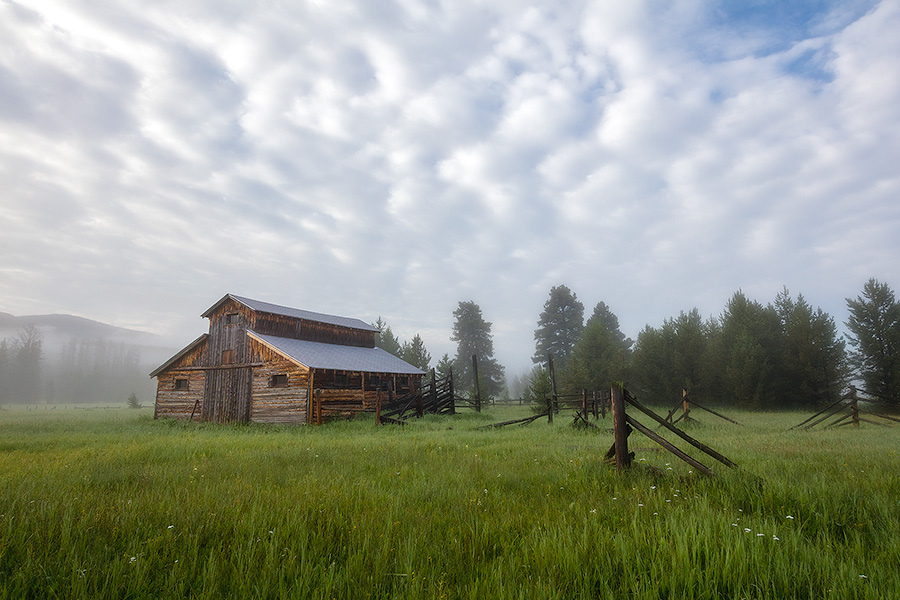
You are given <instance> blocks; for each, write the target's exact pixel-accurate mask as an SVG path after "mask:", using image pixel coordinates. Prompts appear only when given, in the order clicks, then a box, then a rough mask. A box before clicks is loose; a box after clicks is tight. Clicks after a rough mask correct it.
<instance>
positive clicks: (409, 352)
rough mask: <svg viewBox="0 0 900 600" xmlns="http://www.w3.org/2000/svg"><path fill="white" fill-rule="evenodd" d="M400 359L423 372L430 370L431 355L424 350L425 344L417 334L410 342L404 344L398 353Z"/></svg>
mask: <svg viewBox="0 0 900 600" xmlns="http://www.w3.org/2000/svg"><path fill="white" fill-rule="evenodd" d="M400 358H402V359H403V360H405V361H406V362H408V363H409V364H411V365H413V366H414V367H418V368H420V369H422V370H423V371H428V370H429V369H431V354H429V353H428V350H427V349H426V348H425V342H423V341H422V336H420V335H419V334H418V333H417V334H416V335H415V336H413V339H412V341H411V342H404V343H403V346H402V348H401V351H400Z"/></svg>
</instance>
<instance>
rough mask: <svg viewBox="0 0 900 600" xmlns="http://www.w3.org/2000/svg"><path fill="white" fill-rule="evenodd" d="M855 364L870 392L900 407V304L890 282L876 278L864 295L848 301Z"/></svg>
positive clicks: (852, 357)
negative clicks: (882, 281)
mask: <svg viewBox="0 0 900 600" xmlns="http://www.w3.org/2000/svg"><path fill="white" fill-rule="evenodd" d="M847 308H848V309H849V311H850V317H849V318H848V319H847V322H846V325H847V329H849V330H850V335H849V336H848V339H849V340H850V345H851V346H853V348H854V351H853V352H852V354H851V361H852V363H853V366H854V367H855V368H856V370H857V372H858V373H859V376H860V377H861V378H862V380H863V382H864V384H865V386H866V391H868V392H871V393H873V394H876V395H878V396H879V397H881V398H882V399H883V400H884V401H885V402H889V403H892V404H900V305H898V303H897V301H896V299H895V298H894V291H893V290H892V289H891V288H890V286H888V284H886V283H881V282H879V281H878V280H877V279H875V278H872V279H869V281H867V282H866V284H865V285H864V286H863V291H862V295H860V296H857V297H856V299H855V300H851V299H850V298H847Z"/></svg>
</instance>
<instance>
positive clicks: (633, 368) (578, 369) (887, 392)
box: [520, 279, 900, 410]
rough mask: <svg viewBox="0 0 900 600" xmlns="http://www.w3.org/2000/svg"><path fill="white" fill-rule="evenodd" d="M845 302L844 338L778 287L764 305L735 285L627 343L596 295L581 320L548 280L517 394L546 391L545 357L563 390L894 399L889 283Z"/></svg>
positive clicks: (716, 399) (753, 405)
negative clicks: (718, 305)
mask: <svg viewBox="0 0 900 600" xmlns="http://www.w3.org/2000/svg"><path fill="white" fill-rule="evenodd" d="M846 302H847V308H848V313H849V316H848V319H847V321H846V323H845V324H846V327H847V330H848V332H849V334H848V335H847V336H846V338H844V337H842V336H841V335H840V333H839V332H838V329H837V326H836V324H835V321H834V318H833V317H831V316H830V315H828V314H827V313H826V312H824V311H823V310H822V309H821V308H815V309H814V308H813V307H812V305H810V303H809V302H808V301H807V300H806V299H805V298H804V297H803V295H802V294H800V295H798V296H796V297H794V296H792V295H791V293H790V292H789V291H788V290H787V289H783V290H782V291H781V292H780V293H778V294H777V295H776V297H775V298H774V299H773V301H772V302H770V303H768V304H765V305H764V304H762V303H760V302H758V301H755V300H752V299H750V298H748V297H747V296H746V295H745V294H744V293H743V292H742V291H740V290H739V291H737V292H735V293H734V295H733V296H732V297H731V298H730V299H729V301H728V302H727V304H726V306H725V308H724V310H723V311H722V313H721V314H720V315H719V316H716V317H710V318H708V319H703V318H702V317H701V316H700V313H699V311H698V310H697V309H696V308H694V309H692V310H690V311H688V312H681V313H680V314H679V315H678V317H674V318H669V319H666V320H665V321H664V322H663V324H662V325H661V326H659V327H651V326H649V325H648V326H646V327H645V328H644V329H643V330H642V331H641V332H640V334H639V335H638V337H637V340H634V341H633V340H631V339H629V338H627V337H626V336H625V335H624V334H623V333H622V332H621V330H620V329H619V323H618V319H617V317H616V316H615V315H614V314H613V313H612V311H610V310H609V307H608V306H606V304H604V303H603V302H599V303H598V304H597V305H596V306H595V307H594V310H593V313H592V314H591V316H590V318H589V319H588V320H587V322H584V321H583V319H584V305H583V304H582V303H581V302H580V301H579V300H578V299H577V297H576V295H575V294H574V293H573V292H572V291H571V290H570V289H569V288H568V287H566V286H565V285H559V286H555V287H553V288H551V290H550V296H549V298H548V300H547V301H546V303H545V304H544V310H543V312H542V313H541V315H540V318H539V320H538V327H537V329H536V330H535V334H534V338H535V354H534V357H533V361H534V362H535V365H536V366H535V368H534V370H533V371H532V372H531V373H530V374H529V375H528V376H527V377H526V378H525V381H524V382H521V383H522V385H521V386H520V387H521V388H522V390H523V395H524V396H525V397H526V398H534V399H539V398H543V397H545V396H546V395H547V394H549V393H550V390H549V386H550V383H549V375H548V369H547V367H548V360H549V358H548V357H549V356H550V355H552V356H553V360H554V362H555V365H554V366H555V367H556V369H555V371H556V380H557V391H558V392H559V393H564V394H565V393H569V394H574V393H580V390H582V389H586V390H600V389H605V388H608V387H609V386H610V385H611V384H612V383H614V382H619V383H624V384H626V385H627V386H628V387H629V389H631V390H632V391H634V392H636V393H637V394H639V395H640V396H641V397H642V398H646V399H647V400H649V401H652V402H660V403H670V402H673V401H675V400H676V399H678V398H680V397H681V395H682V390H686V391H687V392H688V393H689V394H690V395H691V396H693V397H694V398H696V399H697V400H698V401H701V400H702V401H706V402H710V403H716V404H731V405H735V406H740V407H743V408H748V409H758V410H762V409H781V408H798V407H804V408H814V407H820V406H822V405H823V404H825V403H828V402H833V401H835V400H837V399H838V398H840V396H841V395H842V394H843V393H844V392H845V391H846V389H847V386H848V385H849V384H850V383H851V382H853V381H861V382H862V383H863V386H864V388H865V390H866V391H868V392H870V393H871V394H873V395H875V396H876V397H878V398H879V399H881V400H882V401H884V402H887V403H890V404H895V405H900V305H898V303H897V301H896V299H895V297H894V293H893V290H891V288H890V287H889V286H888V285H887V284H885V283H882V282H879V281H878V280H876V279H870V280H869V281H868V282H867V283H866V284H865V285H864V287H863V290H862V293H861V294H860V295H859V296H857V297H856V298H848V299H847V300H846ZM848 343H849V347H848Z"/></svg>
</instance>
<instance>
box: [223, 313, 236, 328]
mask: <svg viewBox="0 0 900 600" xmlns="http://www.w3.org/2000/svg"><path fill="white" fill-rule="evenodd" d="M237 322H238V313H228V314H226V315H225V324H226V325H237Z"/></svg>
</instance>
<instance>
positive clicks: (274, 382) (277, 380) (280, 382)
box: [269, 374, 288, 387]
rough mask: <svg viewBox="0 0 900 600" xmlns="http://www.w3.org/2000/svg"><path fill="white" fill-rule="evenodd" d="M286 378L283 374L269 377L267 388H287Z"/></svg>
mask: <svg viewBox="0 0 900 600" xmlns="http://www.w3.org/2000/svg"><path fill="white" fill-rule="evenodd" d="M287 384H288V376H287V375H285V374H278V375H272V376H271V377H269V387H287Z"/></svg>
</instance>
